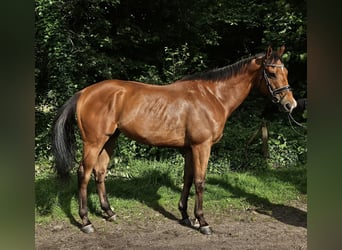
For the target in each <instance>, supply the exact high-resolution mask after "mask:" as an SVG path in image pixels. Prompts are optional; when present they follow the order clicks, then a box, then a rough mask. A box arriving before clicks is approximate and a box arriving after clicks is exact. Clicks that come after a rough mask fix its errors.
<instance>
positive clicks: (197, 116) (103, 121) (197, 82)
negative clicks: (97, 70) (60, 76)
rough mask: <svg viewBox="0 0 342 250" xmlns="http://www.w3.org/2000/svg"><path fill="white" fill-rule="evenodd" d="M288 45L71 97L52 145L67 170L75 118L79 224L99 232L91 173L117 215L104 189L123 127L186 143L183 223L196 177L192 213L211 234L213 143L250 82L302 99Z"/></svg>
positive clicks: (128, 132)
mask: <svg viewBox="0 0 342 250" xmlns="http://www.w3.org/2000/svg"><path fill="white" fill-rule="evenodd" d="M284 50H285V46H282V47H280V48H279V49H278V50H272V48H271V47H268V48H267V50H266V53H260V54H257V55H255V56H251V57H249V58H246V59H242V60H240V61H238V62H236V63H234V64H232V65H229V66H225V67H222V68H218V69H214V70H210V71H207V72H202V73H197V74H194V75H190V76H186V77H184V78H182V79H180V80H178V81H176V82H174V83H171V84H168V85H153V84H146V83H140V82H134V81H122V80H105V81H102V82H99V83H96V84H93V85H90V86H88V87H86V88H84V89H82V90H80V91H79V92H77V93H76V94H75V95H74V96H72V97H71V98H70V99H69V100H68V101H67V102H66V103H65V104H64V105H63V106H62V107H61V108H60V109H59V111H58V114H57V116H56V118H55V120H54V125H53V131H52V148H53V153H54V161H55V163H54V166H55V168H56V171H57V174H59V175H60V176H66V175H68V173H69V171H70V169H71V168H72V166H73V165H74V159H75V146H74V145H75V134H74V132H75V131H74V127H75V126H74V125H75V123H76V121H77V125H78V129H79V131H80V135H81V138H82V141H83V154H82V160H81V162H80V165H79V168H78V191H79V216H80V218H81V220H82V227H81V230H82V231H83V232H85V233H91V232H93V231H94V227H93V225H92V223H91V222H90V220H89V218H88V208H87V186H88V182H89V179H90V178H91V175H92V173H93V174H94V176H95V182H96V188H97V193H98V196H99V200H100V204H101V208H102V209H103V210H104V212H105V213H106V216H108V217H107V219H108V220H114V219H115V217H116V214H115V213H114V212H113V210H112V209H111V207H110V204H109V201H108V198H107V195H106V190H105V176H106V171H107V165H108V163H109V160H110V157H111V155H112V152H113V150H114V143H115V140H116V139H117V138H118V136H119V134H120V133H123V134H124V135H125V136H127V137H129V138H131V139H133V140H136V141H138V142H140V143H144V144H148V145H155V146H169V147H178V148H183V149H184V151H185V154H184V158H185V166H184V177H183V181H184V183H183V189H182V193H181V197H180V200H179V203H178V208H179V210H180V213H181V216H182V219H181V223H182V224H185V225H187V226H190V227H191V226H192V222H191V221H190V219H189V215H188V212H187V206H188V196H189V190H190V188H191V186H192V184H194V186H195V209H194V215H195V217H196V219H197V220H198V223H199V231H200V232H201V233H203V234H211V233H212V229H211V228H210V227H209V224H208V223H207V221H206V220H205V219H204V214H203V206H202V205H203V192H204V184H205V177H206V170H207V164H208V159H209V155H210V151H211V147H212V145H213V144H215V143H217V142H218V141H219V140H220V138H221V137H222V133H223V128H224V126H225V123H226V121H227V119H228V117H229V116H230V115H231V114H232V112H233V111H234V110H235V109H236V108H237V107H238V106H239V105H240V104H241V103H242V102H243V101H244V99H245V98H246V97H247V96H248V94H249V92H250V91H251V89H252V88H257V89H259V90H260V91H261V93H263V94H265V95H268V96H269V97H270V98H271V99H272V101H273V102H274V103H277V104H279V106H280V107H281V108H282V109H283V111H285V112H288V113H291V111H292V110H293V109H294V108H295V107H296V105H297V103H296V100H295V99H294V97H293V94H292V90H291V88H290V86H289V84H288V80H287V74H288V71H287V69H286V68H285V66H284V64H283V63H282V60H281V57H282V55H283V53H284ZM75 115H76V117H75Z"/></svg>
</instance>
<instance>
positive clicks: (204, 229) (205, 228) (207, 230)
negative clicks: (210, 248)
mask: <svg viewBox="0 0 342 250" xmlns="http://www.w3.org/2000/svg"><path fill="white" fill-rule="evenodd" d="M199 231H200V232H201V233H202V234H205V235H210V234H212V233H213V231H212V230H211V228H210V227H209V226H203V227H200V228H199Z"/></svg>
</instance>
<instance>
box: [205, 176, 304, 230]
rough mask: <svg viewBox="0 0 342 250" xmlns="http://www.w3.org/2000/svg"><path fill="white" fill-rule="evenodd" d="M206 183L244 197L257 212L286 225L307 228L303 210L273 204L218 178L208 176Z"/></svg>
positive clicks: (235, 195)
mask: <svg viewBox="0 0 342 250" xmlns="http://www.w3.org/2000/svg"><path fill="white" fill-rule="evenodd" d="M207 183H208V184H212V185H219V186H220V187H223V188H225V189H227V190H229V191H230V192H231V193H232V194H233V196H234V197H245V198H246V201H247V202H248V203H249V204H251V205H252V206H255V207H256V209H255V211H256V212H258V213H261V214H264V215H268V216H271V217H273V218H275V219H276V220H278V221H281V222H283V223H286V224H288V225H293V226H297V227H304V228H307V212H305V211H302V210H300V209H298V208H296V207H292V206H287V205H283V204H274V203H272V202H270V201H269V200H268V199H266V198H263V197H260V196H258V195H256V194H253V193H248V192H246V191H245V190H243V189H242V188H239V187H236V186H233V185H231V184H230V183H228V182H227V181H224V180H223V179H220V178H215V177H209V178H208V180H207Z"/></svg>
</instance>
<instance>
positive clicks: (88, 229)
mask: <svg viewBox="0 0 342 250" xmlns="http://www.w3.org/2000/svg"><path fill="white" fill-rule="evenodd" d="M81 231H82V232H83V233H87V234H89V233H93V232H94V231H95V228H94V227H93V225H92V224H89V225H86V226H84V227H82V228H81Z"/></svg>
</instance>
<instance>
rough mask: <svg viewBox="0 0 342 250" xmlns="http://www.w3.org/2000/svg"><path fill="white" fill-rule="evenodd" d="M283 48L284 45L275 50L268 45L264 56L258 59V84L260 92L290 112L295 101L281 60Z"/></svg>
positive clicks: (295, 103) (295, 104)
mask: <svg viewBox="0 0 342 250" xmlns="http://www.w3.org/2000/svg"><path fill="white" fill-rule="evenodd" d="M284 50H285V46H282V47H280V48H279V49H278V50H277V51H272V48H271V47H268V49H267V52H266V54H265V56H264V57H263V58H261V59H262V60H260V64H261V68H260V71H261V77H260V78H259V79H260V81H261V82H260V83H259V86H260V90H261V92H263V93H264V94H266V95H268V96H269V97H270V98H271V100H272V102H274V103H278V104H279V105H280V106H281V108H282V110H283V111H285V112H288V113H291V112H292V110H293V109H294V108H295V107H296V106H297V102H296V100H295V99H294V97H293V94H292V91H291V88H290V85H289V83H288V80H287V69H286V68H285V66H284V64H283V63H282V61H281V57H282V55H283V53H284Z"/></svg>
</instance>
